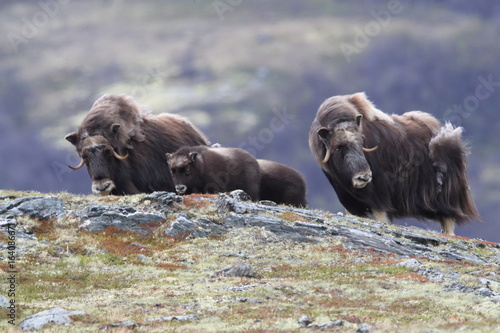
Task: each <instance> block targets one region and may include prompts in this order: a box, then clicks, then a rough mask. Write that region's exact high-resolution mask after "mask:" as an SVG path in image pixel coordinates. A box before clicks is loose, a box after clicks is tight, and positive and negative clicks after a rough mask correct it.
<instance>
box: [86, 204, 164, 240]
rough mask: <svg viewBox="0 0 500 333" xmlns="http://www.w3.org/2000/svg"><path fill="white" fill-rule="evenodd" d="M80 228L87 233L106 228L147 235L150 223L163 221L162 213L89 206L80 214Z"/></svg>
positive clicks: (127, 208) (119, 207)
mask: <svg viewBox="0 0 500 333" xmlns="http://www.w3.org/2000/svg"><path fill="white" fill-rule="evenodd" d="M80 220H81V222H82V223H81V224H80V228H84V229H87V230H88V231H99V230H103V229H105V228H107V227H115V228H119V229H122V230H126V231H132V232H137V233H149V232H151V228H149V227H148V225H150V224H151V223H159V222H161V221H163V220H165V216H164V214H162V213H145V212H138V211H136V210H135V209H134V208H132V207H126V206H101V205H95V206H89V207H87V208H86V209H85V210H84V211H83V212H82V213H81V214H80Z"/></svg>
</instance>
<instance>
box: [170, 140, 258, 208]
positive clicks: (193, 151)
mask: <svg viewBox="0 0 500 333" xmlns="http://www.w3.org/2000/svg"><path fill="white" fill-rule="evenodd" d="M166 156H167V162H168V166H169V168H170V172H171V173H172V178H173V180H174V183H175V188H176V190H177V192H178V193H179V194H190V193H218V192H228V191H232V190H243V191H245V192H246V193H247V194H248V195H250V197H251V198H252V200H253V201H257V200H259V189H260V186H259V182H260V170H259V165H258V164H257V160H256V159H255V157H253V156H252V155H251V154H249V153H247V152H246V151H244V150H243V149H239V148H209V147H205V146H197V147H182V148H180V149H179V150H178V151H176V152H175V153H173V154H166Z"/></svg>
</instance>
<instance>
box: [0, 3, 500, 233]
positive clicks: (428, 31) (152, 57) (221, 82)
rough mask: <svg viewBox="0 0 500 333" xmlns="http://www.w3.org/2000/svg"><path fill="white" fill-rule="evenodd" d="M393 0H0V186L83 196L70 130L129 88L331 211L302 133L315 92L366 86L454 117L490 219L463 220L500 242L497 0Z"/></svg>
mask: <svg viewBox="0 0 500 333" xmlns="http://www.w3.org/2000/svg"><path fill="white" fill-rule="evenodd" d="M42 3H43V4H44V5H42ZM46 3H47V4H48V3H50V4H51V5H50V7H47V6H48V5H46ZM55 3H58V4H59V5H57V6H56V5H54V4H55ZM231 3H232V4H231ZM389 3H391V2H385V1H352V2H346V1H320V0H311V1H307V2H305V1H302V0H290V1H286V2H284V3H278V2H269V1H265V0H255V1H233V2H229V1H225V0H222V1H208V2H201V1H184V2H179V1H173V0H154V1H147V2H144V1H143V2H137V1H131V0H110V1H101V0H89V1H83V2H82V1H55V2H53V1H49V0H47V2H43V1H42V2H37V1H27V0H20V1H5V2H2V4H0V6H1V9H2V10H1V11H0V29H1V31H3V32H4V34H2V37H3V39H2V41H3V43H2V44H1V45H2V47H1V48H0V74H1V75H2V78H3V80H2V83H1V84H0V118H1V119H2V122H0V141H1V142H2V144H1V145H0V157H1V158H0V188H2V189H14V190H37V191H41V192H59V191H68V192H71V193H77V194H89V193H90V184H89V180H88V175H87V174H86V172H85V171H84V170H82V171H81V172H71V171H70V170H69V169H67V167H66V165H67V164H73V165H74V164H76V163H77V162H76V163H73V162H74V161H75V159H77V156H76V154H75V152H74V150H73V147H71V145H70V144H69V143H68V142H66V141H65V140H64V136H65V135H66V134H67V133H69V132H71V131H74V130H75V129H76V127H77V126H78V124H79V122H80V121H81V119H82V117H83V116H84V115H85V113H86V112H88V110H89V109H90V107H91V105H92V103H93V102H94V101H95V100H96V99H97V98H98V97H99V96H101V95H102V94H104V93H126V94H130V95H133V96H134V97H135V98H136V99H137V100H138V101H139V102H140V103H142V104H144V105H148V106H149V107H150V108H151V109H152V110H153V112H154V113H156V114H158V113H161V112H175V113H179V114H182V115H184V116H187V117H188V118H189V119H190V120H192V121H193V122H194V123H195V124H196V125H198V126H199V127H200V128H202V130H203V131H204V132H205V133H206V134H207V135H208V137H209V138H210V139H211V141H213V142H219V143H221V144H222V145H224V146H227V147H230V146H239V147H243V148H245V149H246V150H248V151H250V152H251V153H253V154H254V155H256V156H257V157H258V158H265V159H270V160H275V161H277V162H280V163H284V164H287V165H290V166H292V167H294V168H296V169H298V170H299V171H300V172H302V173H303V174H304V176H305V178H306V181H307V184H308V188H309V190H308V193H307V195H308V202H309V203H310V204H311V206H312V207H314V208H317V209H328V210H341V209H342V207H341V205H340V203H339V202H338V200H337V197H336V195H335V193H334V191H333V189H332V188H331V186H330V185H329V184H328V182H327V181H325V177H324V176H323V174H322V173H321V171H320V169H319V167H318V166H317V163H316V162H315V161H314V159H313V158H312V156H311V154H310V151H309V148H308V144H307V137H308V131H309V128H310V125H311V122H312V120H313V118H314V115H315V113H316V110H317V108H318V106H319V105H320V103H321V102H322V101H323V100H324V99H325V98H327V97H330V96H332V95H338V94H348V93H354V92H357V91H365V92H366V93H367V95H368V96H369V98H370V99H371V100H372V101H373V102H374V103H375V104H376V105H377V107H378V108H380V109H381V110H383V111H385V112H387V113H389V114H391V113H398V114H399V113H403V112H405V111H409V110H422V111H426V112H430V113H432V114H433V115H435V116H436V117H437V118H438V119H439V120H441V121H443V122H444V121H451V122H453V123H454V124H455V125H456V126H463V127H464V139H465V140H466V141H468V142H469V145H470V147H471V152H472V153H471V155H470V157H469V161H470V163H469V172H468V174H469V178H470V185H471V191H472V193H473V196H474V198H475V200H476V202H477V205H478V209H479V212H480V214H481V216H482V218H483V220H484V221H485V223H482V224H477V223H475V224H471V225H467V226H464V227H463V228H459V230H458V231H457V232H458V234H460V235H464V236H469V237H480V238H484V239H486V240H488V241H496V242H499V241H500V234H499V233H498V232H496V231H497V230H498V222H497V217H498V216H499V215H500V205H498V198H499V197H500V182H499V180H498V179H499V178H498V177H497V174H498V172H499V167H498V161H499V154H498V149H497V141H498V140H497V137H498V135H497V134H498V132H499V130H500V121H499V118H498V117H497V113H498V105H499V104H500V94H499V89H498V86H499V82H500V72H499V66H498V59H499V58H500V44H499V43H498V22H499V17H500V5H499V3H498V2H494V1H484V0H479V1H476V2H475V4H474V6H471V5H470V3H469V1H466V0H458V1H433V0H424V1H400V2H396V3H400V4H401V5H400V6H399V7H397V8H389V6H388V4H389ZM221 4H222V7H220V6H221ZM223 5H227V6H226V7H224V6H223ZM217 6H219V7H217ZM221 8H223V9H221ZM221 10H222V11H221ZM390 10H392V12H391V11H390ZM484 82H486V84H485V83H484ZM488 82H489V83H488ZM476 95H477V96H476ZM283 114H286V115H288V118H287V120H288V121H287V122H286V123H284V124H283V125H284V126H279V127H278V128H279V129H281V130H275V131H271V132H270V129H271V126H270V124H272V122H273V119H275V118H276V117H280V115H283ZM280 125H281V124H280ZM397 223H400V224H404V223H406V222H405V221H398V222H397ZM418 225H419V226H422V225H421V224H418ZM434 226H435V224H433V223H430V224H429V225H428V227H429V228H433V227H434Z"/></svg>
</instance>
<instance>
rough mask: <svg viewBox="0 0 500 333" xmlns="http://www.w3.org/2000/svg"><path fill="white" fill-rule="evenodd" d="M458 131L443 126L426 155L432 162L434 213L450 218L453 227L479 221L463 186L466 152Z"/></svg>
mask: <svg viewBox="0 0 500 333" xmlns="http://www.w3.org/2000/svg"><path fill="white" fill-rule="evenodd" d="M461 136H462V127H456V128H455V127H453V125H451V124H450V123H446V124H445V125H444V126H443V127H441V129H440V131H439V132H438V133H437V134H436V136H434V137H433V138H432V139H431V140H430V142H429V155H430V158H431V160H432V162H433V165H434V168H435V171H436V178H435V181H436V182H437V188H438V193H437V196H436V200H437V206H438V207H436V208H438V210H439V211H440V212H443V215H447V216H443V217H444V218H446V217H452V218H454V219H455V223H457V224H463V223H466V222H469V221H471V220H478V221H480V217H479V214H478V212H477V209H476V205H475V204H474V201H473V200H472V196H471V193H470V190H469V185H468V182H467V173H466V169H467V155H468V153H469V150H468V148H467V147H466V145H465V143H464V142H463V141H462V138H461Z"/></svg>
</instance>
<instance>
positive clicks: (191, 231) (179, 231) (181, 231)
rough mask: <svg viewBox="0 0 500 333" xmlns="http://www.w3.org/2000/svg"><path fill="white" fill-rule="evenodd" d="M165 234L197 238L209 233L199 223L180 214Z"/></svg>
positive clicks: (181, 237) (182, 237)
mask: <svg viewBox="0 0 500 333" xmlns="http://www.w3.org/2000/svg"><path fill="white" fill-rule="evenodd" d="M165 235H167V236H169V237H173V238H176V239H184V238H187V237H188V236H192V237H195V238H198V237H206V236H207V235H208V233H207V232H206V231H205V230H203V229H202V228H201V226H200V225H199V224H197V223H194V222H192V221H190V220H188V219H187V218H185V217H183V216H179V217H178V218H177V220H175V222H174V223H172V225H171V226H170V228H169V229H167V230H165Z"/></svg>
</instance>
